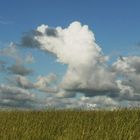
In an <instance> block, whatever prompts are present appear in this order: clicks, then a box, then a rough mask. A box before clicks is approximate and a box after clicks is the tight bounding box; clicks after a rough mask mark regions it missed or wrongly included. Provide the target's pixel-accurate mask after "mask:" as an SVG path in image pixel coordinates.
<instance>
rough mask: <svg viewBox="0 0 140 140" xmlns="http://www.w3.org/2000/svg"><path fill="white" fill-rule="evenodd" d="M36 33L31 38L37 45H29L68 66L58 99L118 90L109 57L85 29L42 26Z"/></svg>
mask: <svg viewBox="0 0 140 140" xmlns="http://www.w3.org/2000/svg"><path fill="white" fill-rule="evenodd" d="M36 31H37V32H39V33H41V35H34V36H32V38H33V40H34V41H35V42H39V43H38V44H40V45H34V43H32V45H33V46H34V47H37V48H39V49H41V50H43V51H46V52H50V53H52V54H54V55H55V56H56V58H57V61H58V62H60V63H63V64H67V65H68V69H67V72H66V74H65V76H64V77H63V80H62V82H61V83H60V85H59V87H60V88H61V89H63V90H65V91H62V92H61V93H60V94H59V95H64V94H65V93H68V92H67V91H71V92H70V93H72V95H74V93H73V92H84V93H85V94H86V95H88V94H89V92H90V96H95V95H97V94H98V93H99V94H102V93H104V94H105V93H108V92H110V93H113V92H116V91H117V90H118V89H117V85H116V82H115V73H113V72H112V71H111V70H110V69H109V67H108V66H107V63H106V62H107V60H108V57H107V56H105V55H104V54H103V53H102V50H101V48H100V47H99V46H98V45H97V44H96V42H95V37H94V34H93V33H92V31H91V30H90V29H89V28H88V26H87V25H81V23H80V22H73V23H71V24H70V25H69V26H68V28H64V29H62V28H61V27H56V28H54V29H52V28H50V27H49V26H48V25H41V26H39V27H38V28H37V29H36ZM26 37H28V36H26ZM32 45H31V46H32ZM26 46H27V47H28V46H29V45H26ZM103 79H104V80H103ZM64 92H65V93H64ZM62 93H63V94H62Z"/></svg>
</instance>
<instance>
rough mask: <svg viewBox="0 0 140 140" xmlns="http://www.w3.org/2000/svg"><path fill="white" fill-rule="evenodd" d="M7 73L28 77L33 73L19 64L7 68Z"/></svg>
mask: <svg viewBox="0 0 140 140" xmlns="http://www.w3.org/2000/svg"><path fill="white" fill-rule="evenodd" d="M7 70H8V72H10V73H12V74H18V75H29V74H31V73H32V72H33V70H32V69H29V68H26V67H25V66H24V65H23V64H21V63H18V62H17V63H15V64H13V65H11V66H9V67H8V68H7Z"/></svg>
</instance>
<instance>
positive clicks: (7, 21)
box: [0, 16, 13, 25]
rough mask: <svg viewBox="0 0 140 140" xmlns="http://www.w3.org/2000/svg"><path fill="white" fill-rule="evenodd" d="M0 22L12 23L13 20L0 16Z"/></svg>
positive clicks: (4, 23)
mask: <svg viewBox="0 0 140 140" xmlns="http://www.w3.org/2000/svg"><path fill="white" fill-rule="evenodd" d="M0 24H3V25H8V24H13V21H10V20H7V19H5V18H3V17H2V16H0Z"/></svg>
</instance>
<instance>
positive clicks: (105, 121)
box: [0, 109, 140, 140]
mask: <svg viewBox="0 0 140 140" xmlns="http://www.w3.org/2000/svg"><path fill="white" fill-rule="evenodd" d="M0 140H140V110H139V109H123V110H114V111H103V110H102V111H80V110H79V111H78V110H59V111H57V110H50V111H0Z"/></svg>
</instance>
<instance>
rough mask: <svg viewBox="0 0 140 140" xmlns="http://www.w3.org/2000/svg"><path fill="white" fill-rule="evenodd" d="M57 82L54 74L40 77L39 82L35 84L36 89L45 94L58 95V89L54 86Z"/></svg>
mask: <svg viewBox="0 0 140 140" xmlns="http://www.w3.org/2000/svg"><path fill="white" fill-rule="evenodd" d="M56 80H57V77H56V75H55V74H53V73H50V74H49V75H48V76H38V78H37V81H36V82H35V83H34V87H35V88H36V89H38V90H40V91H43V92H47V93H57V92H58V87H57V86H55V84H54V82H55V81H56Z"/></svg>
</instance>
